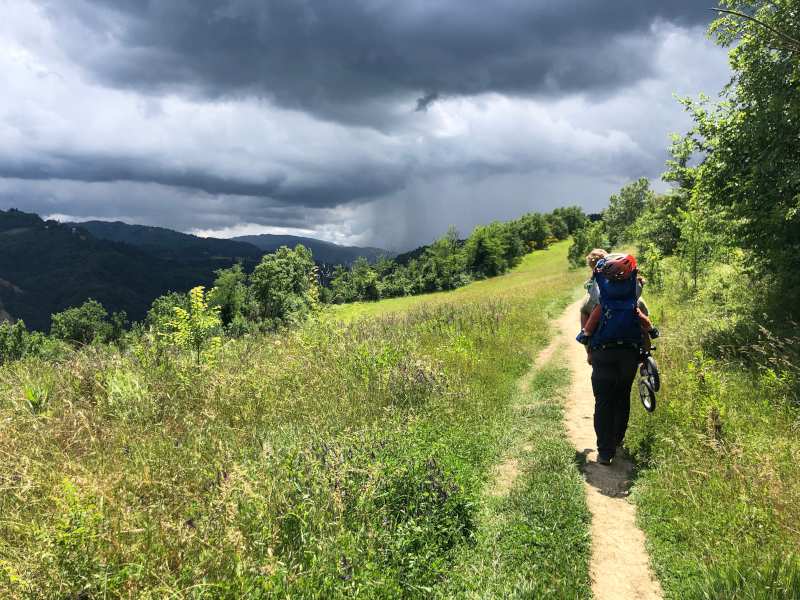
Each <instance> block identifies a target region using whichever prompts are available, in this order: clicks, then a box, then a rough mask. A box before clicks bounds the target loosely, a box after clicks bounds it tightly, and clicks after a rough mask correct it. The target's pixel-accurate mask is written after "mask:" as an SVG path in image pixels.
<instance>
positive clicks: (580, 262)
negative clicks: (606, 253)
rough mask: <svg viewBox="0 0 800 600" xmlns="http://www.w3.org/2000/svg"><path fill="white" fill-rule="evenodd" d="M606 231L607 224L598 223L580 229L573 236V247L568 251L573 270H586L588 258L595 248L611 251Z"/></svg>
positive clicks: (568, 258)
mask: <svg viewBox="0 0 800 600" xmlns="http://www.w3.org/2000/svg"><path fill="white" fill-rule="evenodd" d="M606 231H607V227H606V224H605V223H604V222H603V221H597V222H596V223H592V224H591V225H587V226H586V227H584V228H583V229H578V230H577V231H576V232H575V233H574V234H573V235H572V246H570V247H569V250H568V251H567V260H568V261H569V264H570V266H571V267H572V268H574V269H581V268H584V267H585V266H586V256H587V255H588V254H589V252H591V251H592V250H594V249H595V248H602V249H604V250H610V249H611V244H610V243H609V241H608V235H607V233H606Z"/></svg>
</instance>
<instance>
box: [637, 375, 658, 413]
mask: <svg viewBox="0 0 800 600" xmlns="http://www.w3.org/2000/svg"><path fill="white" fill-rule="evenodd" d="M639 397H640V398H641V399H642V406H644V409H645V410H646V411H647V412H653V411H654V410H655V409H656V393H655V391H654V390H653V385H652V384H651V383H650V381H649V380H648V379H646V378H644V377H640V378H639Z"/></svg>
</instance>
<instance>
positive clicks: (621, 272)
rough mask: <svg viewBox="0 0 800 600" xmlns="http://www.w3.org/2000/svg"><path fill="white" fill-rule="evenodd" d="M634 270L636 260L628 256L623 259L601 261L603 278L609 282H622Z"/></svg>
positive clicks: (615, 258)
mask: <svg viewBox="0 0 800 600" xmlns="http://www.w3.org/2000/svg"><path fill="white" fill-rule="evenodd" d="M634 268H636V259H635V258H633V256H631V255H630V254H626V255H625V256H623V257H620V258H617V257H614V258H607V259H606V260H605V261H603V270H602V273H603V277H605V278H606V279H608V280H610V281H624V280H626V279H627V278H628V277H630V275H631V271H633V269H634Z"/></svg>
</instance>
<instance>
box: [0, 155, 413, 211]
mask: <svg viewBox="0 0 800 600" xmlns="http://www.w3.org/2000/svg"><path fill="white" fill-rule="evenodd" d="M0 178H6V179H19V180H23V181H25V180H36V181H39V180H41V181H47V180H71V181H81V182H85V183H113V182H120V181H127V182H132V183H155V184H159V185H165V186H172V187H178V188H186V189H192V190H198V191H201V192H205V193H206V194H212V195H213V194H219V195H224V196H245V197H253V198H269V199H270V200H272V201H277V202H279V203H280V202H283V203H287V204H292V205H295V206H296V210H297V211H298V212H302V211H303V210H304V207H308V208H324V207H329V206H337V205H340V204H344V203H347V202H354V201H369V200H372V199H374V198H376V197H378V196H383V195H386V194H391V193H394V192H397V191H399V190H401V189H403V187H404V186H405V180H406V173H405V169H404V168H403V165H402V164H398V165H386V166H385V167H384V168H375V166H374V165H369V168H364V166H360V165H353V166H352V168H351V169H350V172H349V173H341V172H338V173H337V172H334V171H333V170H332V171H331V172H330V173H327V174H326V176H325V177H324V178H323V183H320V182H319V181H311V180H309V181H308V182H303V181H300V182H296V183H293V184H287V176H286V175H281V174H278V175H264V176H262V177H259V178H257V179H255V180H253V178H242V177H234V176H226V175H224V174H218V173H216V174H215V173H209V172H207V171H206V170H204V169H202V168H178V169H175V168H170V167H167V166H162V165H160V164H159V163H158V161H154V160H149V159H131V158H130V157H115V156H105V155H92V154H90V153H86V154H78V155H65V154H61V153H58V152H53V153H50V154H48V155H42V156H40V157H37V160H35V161H31V162H25V163H20V162H19V161H14V162H5V163H3V162H0Z"/></svg>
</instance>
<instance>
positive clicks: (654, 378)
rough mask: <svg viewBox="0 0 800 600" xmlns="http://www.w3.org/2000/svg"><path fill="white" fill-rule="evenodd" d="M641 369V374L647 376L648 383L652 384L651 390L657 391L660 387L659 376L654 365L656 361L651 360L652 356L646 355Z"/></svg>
mask: <svg viewBox="0 0 800 600" xmlns="http://www.w3.org/2000/svg"><path fill="white" fill-rule="evenodd" d="M642 366H643V369H642V375H643V376H644V377H645V378H647V380H648V381H649V382H650V385H651V386H653V391H654V392H657V391H658V390H660V389H661V377H659V375H658V367H657V366H656V361H655V360H653V357H652V356H647V357H646V358H645V359H644V363H643V365H642Z"/></svg>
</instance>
